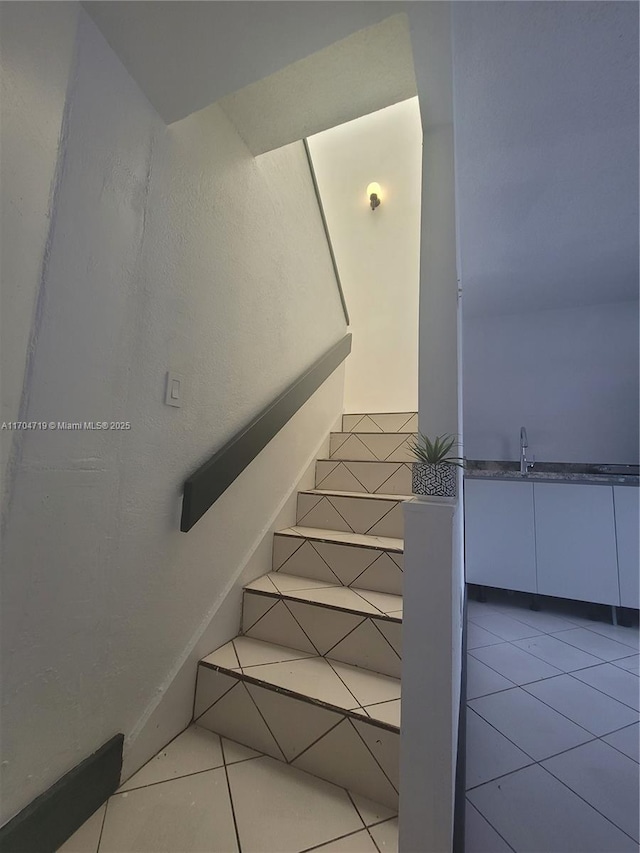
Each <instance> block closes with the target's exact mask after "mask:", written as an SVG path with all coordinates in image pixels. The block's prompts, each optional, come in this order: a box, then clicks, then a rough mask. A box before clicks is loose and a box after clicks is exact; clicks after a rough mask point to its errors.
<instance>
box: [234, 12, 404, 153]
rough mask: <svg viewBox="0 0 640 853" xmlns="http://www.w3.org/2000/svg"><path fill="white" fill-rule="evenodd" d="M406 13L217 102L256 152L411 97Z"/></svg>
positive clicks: (368, 28) (271, 148)
mask: <svg viewBox="0 0 640 853" xmlns="http://www.w3.org/2000/svg"><path fill="white" fill-rule="evenodd" d="M415 93H416V81H415V77H414V74H413V62H412V58H411V40H410V38H409V24H408V21H407V16H406V15H393V16H392V17H391V18H388V19H387V20H386V21H383V22H382V23H380V24H376V25H375V26H372V27H367V28H366V29H364V30H359V31H358V32H357V33H354V34H353V35H351V36H349V37H348V38H346V39H341V40H340V41H338V42H336V43H335V44H332V45H330V46H329V47H327V48H325V49H324V50H320V51H317V52H316V53H313V54H311V56H307V57H305V59H301V60H300V61H299V62H294V63H292V64H291V65H288V66H287V67H286V68H283V69H281V70H280V71H277V72H276V73H275V74H270V75H269V76H268V77H265V78H264V79H263V80H259V81H258V82H256V83H253V84H252V85H250V86H246V87H245V88H244V89H241V90H240V91H239V92H236V93H235V94H232V95H229V96H228V97H226V98H223V99H222V100H221V101H220V106H221V107H222V108H223V110H224V111H225V112H226V114H227V115H228V116H229V118H230V119H231V121H232V122H233V123H234V125H235V126H236V128H237V130H238V133H239V134H240V136H241V137H242V138H243V139H244V141H245V142H246V143H247V146H248V147H249V149H250V150H251V151H252V152H253V153H254V154H262V153H263V152H264V151H272V150H273V149H274V148H279V147H280V146H282V145H285V144H287V143H289V142H293V141H295V140H298V139H303V138H304V137H308V136H311V135H312V134H315V133H319V132H320V131H323V130H326V129H327V128H333V127H335V126H336V125H338V124H344V123H345V122H348V121H351V120H353V119H356V118H357V117H359V116H362V115H366V114H368V113H372V112H375V111H376V110H380V109H382V108H383V107H388V106H389V105H390V104H395V103H397V102H399V101H404V100H406V99H407V98H411V97H413V96H414V95H415Z"/></svg>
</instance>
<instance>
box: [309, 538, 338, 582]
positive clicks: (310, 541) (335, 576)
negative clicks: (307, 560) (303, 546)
mask: <svg viewBox="0 0 640 853" xmlns="http://www.w3.org/2000/svg"><path fill="white" fill-rule="evenodd" d="M306 541H307V542H308V543H309V545H310V547H311V549H312V551H314V553H315V554H317V555H318V557H320V559H321V560H322V562H323V563H324V564H325V566H326V567H327V568H328V569H329V571H330V572H331V574H332V575H333V576H334V578H335V579H336V580H337V581H338V583H339V584H340V586H344V585H345V584H343V583H342V581H341V580H340V578H339V577H338V575H337V574H336V573H335V572H334V570H333V569H332V568H331V566H330V565H329V563H327V561H326V560H325V558H324V557H323V556H322V554H321V553H320V551H318V549H317V548H316V547H315V546H314V544H313V540H312V539H307V540H306ZM330 544H331V543H330Z"/></svg>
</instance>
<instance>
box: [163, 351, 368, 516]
mask: <svg viewBox="0 0 640 853" xmlns="http://www.w3.org/2000/svg"><path fill="white" fill-rule="evenodd" d="M350 352H351V335H350V334H347V335H345V336H344V337H343V338H342V340H340V341H338V343H337V344H334V346H332V347H331V349H329V350H328V351H327V352H326V353H325V354H324V355H323V356H321V358H319V359H318V360H317V361H316V362H315V364H313V365H312V366H311V367H310V368H309V369H308V370H306V371H305V372H304V373H303V374H302V376H300V377H298V379H296V380H295V382H293V384H292V385H290V386H289V387H288V388H287V390H286V391H284V392H283V393H282V394H281V395H280V396H279V397H278V398H277V399H276V400H274V401H273V403H271V404H270V405H269V406H267V408H266V409H264V410H263V411H262V412H261V413H260V414H259V415H258V417H257V418H255V419H254V420H253V421H251V423H250V424H249V425H248V426H246V427H245V428H244V429H242V430H240V432H239V433H238V434H237V435H236V436H234V438H232V439H231V441H228V442H227V443H226V444H225V445H224V447H222V448H221V449H220V450H218V452H217V453H214V455H213V456H212V457H211V459H209V460H208V461H207V462H205V463H204V465H201V466H200V468H198V470H197V471H194V473H193V474H192V475H191V476H190V477H189V479H188V480H186V482H185V484H184V496H183V498H182V518H181V521H180V530H182V532H183V533H186V532H187V531H189V530H191V528H192V527H193V525H194V524H195V523H196V521H198V520H199V519H200V518H202V516H203V515H204V514H205V512H206V511H207V510H208V509H209V508H210V507H211V506H212V505H213V504H214V503H215V502H216V501H217V500H218V498H219V497H220V495H221V494H222V493H223V492H224V491H226V489H228V487H229V486H230V485H231V483H233V481H234V480H235V479H236V477H237V476H238V475H239V474H241V473H242V472H243V471H244V469H245V468H246V467H247V465H249V464H250V463H251V462H253V460H254V459H255V458H256V456H257V455H258V453H260V451H261V450H262V449H263V448H264V447H266V445H267V444H268V443H269V442H270V441H271V439H272V438H273V437H274V436H275V435H276V434H277V433H278V432H279V431H280V430H281V429H282V427H283V426H284V425H285V424H286V423H287V421H288V420H290V419H291V418H292V417H293V415H295V413H296V412H297V411H298V409H299V408H300V407H301V406H302V405H303V403H306V401H307V400H308V399H309V397H311V395H312V394H313V393H314V392H315V391H317V389H318V388H319V387H320V386H321V385H322V383H323V382H324V381H325V379H327V378H328V377H329V376H331V374H332V373H333V371H334V370H335V369H336V368H337V367H338V366H339V365H340V364H342V362H343V361H344V360H345V358H346V357H347V356H348V355H349V353H350Z"/></svg>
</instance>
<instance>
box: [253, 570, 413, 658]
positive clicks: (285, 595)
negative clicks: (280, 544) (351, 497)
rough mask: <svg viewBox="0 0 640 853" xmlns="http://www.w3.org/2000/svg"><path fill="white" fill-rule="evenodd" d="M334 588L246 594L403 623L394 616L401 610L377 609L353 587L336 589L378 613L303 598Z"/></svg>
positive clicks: (264, 590)
mask: <svg viewBox="0 0 640 853" xmlns="http://www.w3.org/2000/svg"><path fill="white" fill-rule="evenodd" d="M365 571H366V569H365ZM289 577H291V575H289ZM318 583H321V581H318ZM333 588H334V587H332V586H331V585H330V584H327V583H325V586H318V587H302V588H301V589H290V590H286V591H285V592H281V591H280V590H274V591H273V592H271V590H267V589H250V588H245V592H248V593H249V594H250V595H259V596H262V597H263V598H275V599H276V604H277V603H278V601H297V602H299V603H300V604H310V605H311V606H312V607H322V608H324V609H325V610H333V611H334V612H335V611H339V612H340V613H351V614H352V615H354V616H362V617H363V618H373V619H378V620H380V621H381V622H394V623H397V622H401V621H402V619H401V618H400V617H398V616H394V615H393V614H394V613H399V612H400V611H399V610H390V611H389V612H388V613H385V611H384V610H380V608H379V607H376V605H375V604H372V603H371V602H370V601H368V600H367V599H366V598H365V597H364V596H363V595H361V594H360V593H359V592H358V589H354V588H353V587H351V586H345V585H344V584H339V585H336V588H338V589H341V590H349V591H351V592H353V593H354V594H355V595H357V596H358V598H360V599H361V600H362V601H364V603H365V604H366V605H367V606H369V607H374V608H375V610H376V611H377V612H376V613H372V612H371V611H369V610H356V608H355V607H349V606H348V605H346V604H336V603H334V602H329V601H318V600H317V599H315V598H307V597H303V595H304V593H309V592H315V591H318V590H329V589H333ZM366 591H367V590H365V592H366ZM377 591H378V590H373V589H372V590H370V592H377ZM296 593H298V594H297V595H296ZM380 594H381V595H394V593H392V592H385V593H380ZM398 597H399V598H402V596H398ZM273 606H275V605H273ZM271 609H272V608H269V610H267V611H266V612H265V613H263V614H262V616H260V618H259V619H257V620H256V621H255V622H254V623H253V624H252V625H251V627H250V628H248V629H247V630H251V628H253V627H254V626H255V625H257V624H258V622H259V621H260V619H263V618H264V617H265V616H266V615H267V613H269V612H270V611H271ZM265 642H267V641H265ZM276 645H277V644H276Z"/></svg>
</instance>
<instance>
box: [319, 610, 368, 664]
mask: <svg viewBox="0 0 640 853" xmlns="http://www.w3.org/2000/svg"><path fill="white" fill-rule="evenodd" d="M367 621H368V620H367V617H366V616H365V617H364V618H363V619H362V621H360V622H358V624H357V625H354V627H353V628H351V630H350V631H347V633H346V634H345V635H344V637H341V638H340V639H339V640H338V641H337V642H335V643H334V644H333V645H332V646H331V648H330V649H327V651H326V652H325V653H324V654H323V655H321V657H323V658H326V657H327V655H328V654H329V653H330V652H332V651H333V650H334V649H335V647H336V646H339V645H340V643H341V642H342V641H343V640H346V639H347V637H350V636H351V634H353V632H354V631H356V630H357V629H358V628H359V627H360V626H361V625H363V624H364V623H365V622H367ZM318 654H319V653H318Z"/></svg>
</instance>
